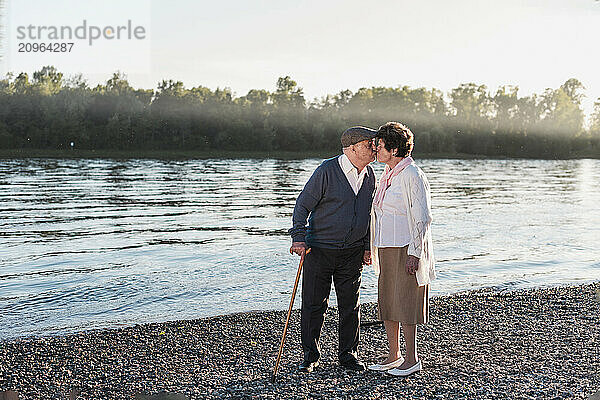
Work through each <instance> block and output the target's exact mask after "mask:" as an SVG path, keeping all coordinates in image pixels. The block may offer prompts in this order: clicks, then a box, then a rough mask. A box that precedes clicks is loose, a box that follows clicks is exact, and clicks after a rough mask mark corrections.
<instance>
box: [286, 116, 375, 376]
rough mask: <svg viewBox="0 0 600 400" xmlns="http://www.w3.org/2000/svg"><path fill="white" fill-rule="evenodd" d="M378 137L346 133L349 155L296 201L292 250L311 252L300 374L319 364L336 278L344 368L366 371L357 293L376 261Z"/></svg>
mask: <svg viewBox="0 0 600 400" xmlns="http://www.w3.org/2000/svg"><path fill="white" fill-rule="evenodd" d="M376 133H377V131H375V130H372V129H369V128H364V127H353V128H349V129H347V130H346V131H344V133H342V137H341V142H342V147H343V153H344V154H342V155H341V156H337V157H334V158H330V159H328V160H325V161H323V163H322V164H321V165H320V166H319V167H318V168H317V169H316V170H315V172H314V173H313V174H312V176H311V177H310V179H309V180H308V182H307V183H306V185H305V186H304V189H303V190H302V192H301V193H300V195H299V196H298V199H297V200H296V206H295V207H294V214H293V217H292V219H293V227H292V228H291V229H290V230H289V233H290V235H291V236H292V247H291V251H292V252H294V253H296V254H298V255H300V256H303V255H304V254H305V253H306V249H308V248H311V252H310V253H308V254H307V255H306V258H305V260H304V275H303V277H302V314H301V331H302V349H303V352H304V361H303V362H302V364H300V366H299V370H300V371H303V372H311V371H312V370H313V368H314V367H316V366H317V365H318V363H319V358H320V356H321V353H320V348H319V336H320V334H321V328H322V326H323V317H324V315H325V311H327V303H328V299H329V292H330V291H331V280H332V278H333V283H334V285H335V292H336V295H337V301H338V309H339V349H338V358H339V362H340V365H341V366H342V367H343V368H345V369H349V370H354V371H364V369H365V366H364V364H363V363H362V362H360V361H359V360H358V358H357V348H358V340H359V325H360V324H359V322H360V313H359V303H358V291H359V288H360V282H361V273H362V266H363V264H370V263H371V253H370V251H369V248H370V247H369V245H370V243H369V220H370V211H371V201H372V198H373V191H374V189H375V175H374V172H373V169H372V168H371V167H370V166H369V165H368V164H369V163H370V162H371V161H373V160H374V159H375V153H374V149H373V145H372V139H373V138H374V137H375V135H376ZM307 218H308V228H307V226H306V220H307Z"/></svg>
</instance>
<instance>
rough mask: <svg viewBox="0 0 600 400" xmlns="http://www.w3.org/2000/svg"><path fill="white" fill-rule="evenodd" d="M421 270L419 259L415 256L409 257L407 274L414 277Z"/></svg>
mask: <svg viewBox="0 0 600 400" xmlns="http://www.w3.org/2000/svg"><path fill="white" fill-rule="evenodd" d="M418 269H419V258H418V257H415V256H408V258H407V259H406V273H407V274H410V275H414V274H415V272H417V270H418Z"/></svg>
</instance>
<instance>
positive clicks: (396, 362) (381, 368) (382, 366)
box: [369, 357, 404, 372]
mask: <svg viewBox="0 0 600 400" xmlns="http://www.w3.org/2000/svg"><path fill="white" fill-rule="evenodd" d="M403 362H404V358H402V357H400V358H399V359H397V360H394V361H392V362H389V363H387V364H373V365H369V369H370V370H371V371H379V372H382V371H387V370H390V369H392V368H396V367H397V366H399V365H402V363H403Z"/></svg>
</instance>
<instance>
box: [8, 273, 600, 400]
mask: <svg viewBox="0 0 600 400" xmlns="http://www.w3.org/2000/svg"><path fill="white" fill-rule="evenodd" d="M285 314H286V313H285V312H282V311H277V312H251V313H243V314H234V315H226V316H219V317H213V318H207V319H198V320H192V321H175V322H166V323H154V324H144V325H137V326H132V327H128V328H122V329H114V330H97V331H89V332H82V333H78V334H74V335H68V336H55V337H37V338H23V339H19V340H13V341H3V342H0V398H2V394H1V392H2V391H5V390H15V391H18V392H19V394H20V397H19V398H20V399H64V398H67V397H66V393H69V391H70V390H72V389H73V388H77V389H78V390H80V391H81V395H80V396H79V397H78V398H81V399H134V398H146V397H142V396H137V397H136V395H135V394H136V393H137V394H139V393H145V394H147V395H152V397H147V398H157V399H158V398H182V399H183V398H189V399H197V398H260V399H263V398H264V399H287V398H290V399H291V398H320V399H331V398H339V399H342V398H343V399H354V398H356V399H375V398H386V399H387V398H390V399H391V398H403V399H404V398H407V399H412V398H415V399H416V398H419V399H422V398H434V399H438V398H439V399H516V398H519V399H573V398H575V399H587V398H588V397H589V396H592V395H594V394H595V393H597V392H599V391H600V283H595V284H591V285H584V286H572V287H561V288H550V289H535V290H522V291H514V292H495V291H491V290H480V291H474V292H468V293H460V294H457V295H452V296H446V297H438V298H434V299H432V304H431V320H430V323H429V324H427V325H425V326H423V327H419V333H418V343H419V346H420V347H419V355H420V358H421V359H422V362H423V367H424V369H423V371H421V372H420V373H418V374H415V375H413V376H411V377H409V378H394V377H388V376H386V375H384V374H381V373H373V372H369V371H367V372H364V373H356V372H346V371H343V370H342V369H340V368H339V367H338V365H337V359H336V354H337V322H336V321H337V312H336V310H335V309H330V310H329V312H328V314H327V317H326V320H325V326H324V330H323V334H322V337H321V343H322V350H323V351H322V352H323V357H322V360H321V361H322V362H321V365H320V366H319V367H318V368H317V369H315V371H314V372H313V373H310V374H299V373H298V372H297V371H296V367H297V365H298V363H299V362H300V361H301V351H300V337H299V333H300V332H299V314H298V312H297V311H295V312H294V313H293V315H292V320H291V323H290V328H289V330H288V337H287V341H286V346H285V350H284V353H283V356H282V361H281V366H280V369H279V374H278V380H277V383H276V384H271V383H270V377H271V373H272V369H273V365H274V362H275V357H276V355H277V349H278V346H279V341H280V337H281V336H280V335H281V333H282V331H283V324H284V321H285ZM375 318H376V305H375V304H364V305H362V321H363V322H367V321H373V320H374V319H375ZM386 350H387V347H386V340H385V331H384V329H383V327H382V326H379V325H375V326H368V327H363V328H361V343H360V347H359V351H360V357H361V360H362V361H364V362H366V363H373V362H376V361H378V360H379V359H380V357H381V356H382V355H384V354H385V353H386ZM160 392H171V393H178V394H181V395H183V396H173V397H169V396H164V397H157V396H155V395H156V394H157V393H160ZM593 397H594V398H595V396H593ZM73 398H74V396H73ZM599 398H600V394H599Z"/></svg>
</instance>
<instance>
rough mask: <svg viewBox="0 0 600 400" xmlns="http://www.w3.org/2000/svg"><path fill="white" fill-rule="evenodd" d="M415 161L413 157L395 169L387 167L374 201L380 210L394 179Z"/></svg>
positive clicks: (397, 165) (403, 161) (400, 163)
mask: <svg viewBox="0 0 600 400" xmlns="http://www.w3.org/2000/svg"><path fill="white" fill-rule="evenodd" d="M413 161H414V160H413V159H412V157H406V158H404V159H403V160H402V161H400V162H399V163H398V164H396V166H395V167H394V168H393V169H390V167H389V166H387V165H386V166H385V170H384V171H383V174H382V175H381V178H380V179H379V187H378V188H377V192H375V200H373V204H375V205H376V206H378V207H379V208H382V207H383V198H384V197H385V191H386V190H387V189H388V188H389V187H390V185H391V184H392V178H393V177H395V176H396V175H398V174H399V173H400V172H402V170H403V169H404V168H406V167H407V166H409V165H410V163H412V162H413Z"/></svg>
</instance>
